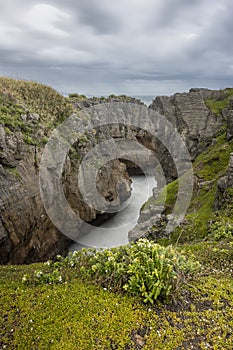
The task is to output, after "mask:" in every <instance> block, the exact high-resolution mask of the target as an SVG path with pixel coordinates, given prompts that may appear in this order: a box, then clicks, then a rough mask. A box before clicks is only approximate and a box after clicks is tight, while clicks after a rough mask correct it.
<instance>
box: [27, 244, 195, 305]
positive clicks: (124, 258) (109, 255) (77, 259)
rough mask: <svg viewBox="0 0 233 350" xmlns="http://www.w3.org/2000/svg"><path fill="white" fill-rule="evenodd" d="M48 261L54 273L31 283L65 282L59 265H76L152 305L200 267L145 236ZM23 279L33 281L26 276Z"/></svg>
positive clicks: (83, 272) (82, 271)
mask: <svg viewBox="0 0 233 350" xmlns="http://www.w3.org/2000/svg"><path fill="white" fill-rule="evenodd" d="M49 264H50V265H51V266H50V267H51V269H52V270H51V272H46V273H44V274H43V273H42V272H41V271H39V272H38V271H36V272H35V274H34V276H33V277H32V279H31V282H33V283H38V282H42V283H57V282H62V281H65V280H66V278H62V276H61V275H60V274H59V271H58V268H60V270H61V271H62V269H63V268H64V267H70V268H76V269H77V271H78V272H79V273H80V274H81V275H82V276H84V277H85V276H86V277H89V278H91V280H94V281H95V282H96V283H98V284H100V285H101V286H104V287H105V288H108V289H111V290H115V291H126V292H127V293H129V294H132V295H136V296H140V297H141V298H142V299H143V301H144V302H145V303H148V302H149V303H151V304H153V303H154V301H155V300H156V299H157V298H158V297H161V298H167V296H168V295H169V294H170V293H171V292H172V291H174V290H175V289H177V288H179V287H180V284H182V283H183V282H184V281H185V279H186V278H187V277H188V276H190V275H191V274H192V273H193V272H194V271H195V270H196V269H197V268H198V267H199V265H198V264H197V263H194V262H193V261H192V260H191V259H187V258H186V257H184V256H183V255H181V254H178V253H177V252H176V251H175V249H173V248H172V247H171V246H169V247H163V246H160V245H159V244H155V243H153V242H150V241H148V240H146V239H140V240H139V241H138V242H136V243H134V244H128V245H126V246H122V247H119V248H112V249H104V250H100V251H97V250H95V249H89V250H83V251H79V252H74V253H73V254H70V255H69V256H68V257H66V258H61V261H60V262H56V263H55V264H52V263H50V262H48V263H47V265H49ZM24 282H30V280H28V278H27V277H24Z"/></svg>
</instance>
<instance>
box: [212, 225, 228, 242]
mask: <svg viewBox="0 0 233 350" xmlns="http://www.w3.org/2000/svg"><path fill="white" fill-rule="evenodd" d="M209 231H210V232H209V234H210V236H212V237H213V239H214V240H215V241H221V240H223V239H232V238H233V225H232V224H231V223H230V222H221V221H215V222H214V223H212V224H211V226H210V230H209Z"/></svg>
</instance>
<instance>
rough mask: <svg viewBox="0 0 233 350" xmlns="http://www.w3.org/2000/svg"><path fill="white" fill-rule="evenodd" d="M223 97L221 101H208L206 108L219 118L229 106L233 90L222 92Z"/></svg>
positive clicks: (210, 99)
mask: <svg viewBox="0 0 233 350" xmlns="http://www.w3.org/2000/svg"><path fill="white" fill-rule="evenodd" d="M222 93H223V96H222V98H220V99H212V98H209V99H206V100H205V103H206V106H207V107H208V108H209V109H210V110H211V111H212V112H213V113H215V114H216V115H217V116H219V115H220V114H221V113H222V110H223V109H224V108H226V107H227V106H228V105H229V102H230V99H231V98H232V97H233V89H232V88H227V89H224V90H223V91H222Z"/></svg>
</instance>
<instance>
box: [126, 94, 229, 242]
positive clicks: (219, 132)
mask: <svg viewBox="0 0 233 350" xmlns="http://www.w3.org/2000/svg"><path fill="white" fill-rule="evenodd" d="M232 96H233V90H232V89H225V90H219V91H218V90H216V91H215V90H207V89H191V90H190V91H189V93H182V94H175V95H173V96H171V97H167V96H160V97H156V98H155V100H154V101H153V103H152V104H151V106H150V108H152V109H154V110H157V111H158V112H160V113H161V114H163V115H165V116H166V117H167V119H168V120H169V121H170V122H171V123H172V124H173V125H174V127H175V128H176V129H177V130H178V131H179V133H180V134H181V135H182V137H183V139H184V141H185V143H186V146H187V148H188V150H189V152H190V155H191V157H192V160H193V169H194V181H195V182H194V184H195V186H194V193H193V199H192V201H191V203H190V207H189V208H188V212H187V218H188V219H187V220H186V221H184V225H183V228H182V229H183V230H186V233H185V234H188V232H189V231H190V232H191V231H192V234H191V233H190V237H193V236H194V237H195V234H196V237H197V236H198V235H199V236H200V235H201V236H202V238H203V237H205V235H206V234H207V232H208V222H209V221H211V220H214V217H215V214H216V215H217V212H216V213H215V210H220V209H221V208H222V206H223V204H224V203H225V201H226V198H228V202H229V203H232V186H233V184H232V156H231V158H230V153H231V152H232V151H233V145H232V138H233V128H232V127H233V104H232V101H233V100H232ZM174 147H175V145H174ZM158 150H159V152H161V153H162V154H160V159H162V161H163V163H165V164H167V165H166V167H165V170H168V172H169V174H168V176H167V179H168V180H169V182H171V183H170V184H168V185H167V186H166V188H165V189H163V190H162V189H158V190H157V191H154V196H153V197H151V198H150V199H149V200H148V202H147V203H145V205H144V206H143V207H142V211H141V214H140V217H139V220H138V225H137V226H136V227H135V228H134V229H133V230H131V231H130V232H129V239H130V240H136V239H138V238H139V237H145V236H149V235H152V236H153V238H154V239H159V238H161V237H169V236H170V234H171V233H172V231H173V228H172V227H173V225H172V224H173V220H174V218H173V216H172V215H171V213H172V207H173V205H174V203H175V200H176V195H177V190H178V185H177V181H172V178H173V180H174V179H175V177H176V173H175V169H174V166H172V162H170V161H169V160H168V159H169V158H167V156H168V153H167V151H166V150H165V149H163V147H160V148H158ZM229 158H230V163H229ZM227 169H228V170H227ZM223 173H224V174H226V175H225V176H223ZM216 188H217V191H216ZM165 190H166V191H167V198H166V202H165V207H162V206H161V203H162V201H161V199H162V193H164V196H165V192H164V191H165ZM160 191H162V192H161V194H159V193H160ZM229 203H228V204H229ZM207 208H208V210H207ZM214 209H215V210H214ZM219 215H225V214H219ZM191 221H192V222H191ZM168 222H170V226H171V227H170V229H169V227H168V226H167V224H168ZM180 227H182V225H180ZM198 227H199V232H198ZM165 228H166V230H165ZM182 229H177V230H176V231H177V232H178V233H177V234H180V232H181V230H182ZM197 232H198V233H197ZM186 238H187V237H186Z"/></svg>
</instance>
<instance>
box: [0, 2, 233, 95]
mask: <svg viewBox="0 0 233 350" xmlns="http://www.w3.org/2000/svg"><path fill="white" fill-rule="evenodd" d="M0 8H1V11H0V75H4V76H10V77H13V78H19V79H21V78H22V79H29V80H35V81H38V82H41V83H45V84H48V85H51V86H53V87H54V88H55V89H57V90H58V91H60V92H62V93H70V92H77V93H80V94H86V95H88V96H89V95H96V96H99V95H109V94H112V93H114V94H127V95H132V96H133V95H153V96H157V95H171V94H173V93H175V92H183V91H188V90H189V89H190V88H191V87H208V88H212V89H219V88H224V87H230V86H231V87H232V86H233V21H232V13H233V1H232V0H218V1H214V0H190V1H188V0H117V1H110V0H44V1H43V0H20V1H19V0H8V1H4V0H0Z"/></svg>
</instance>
